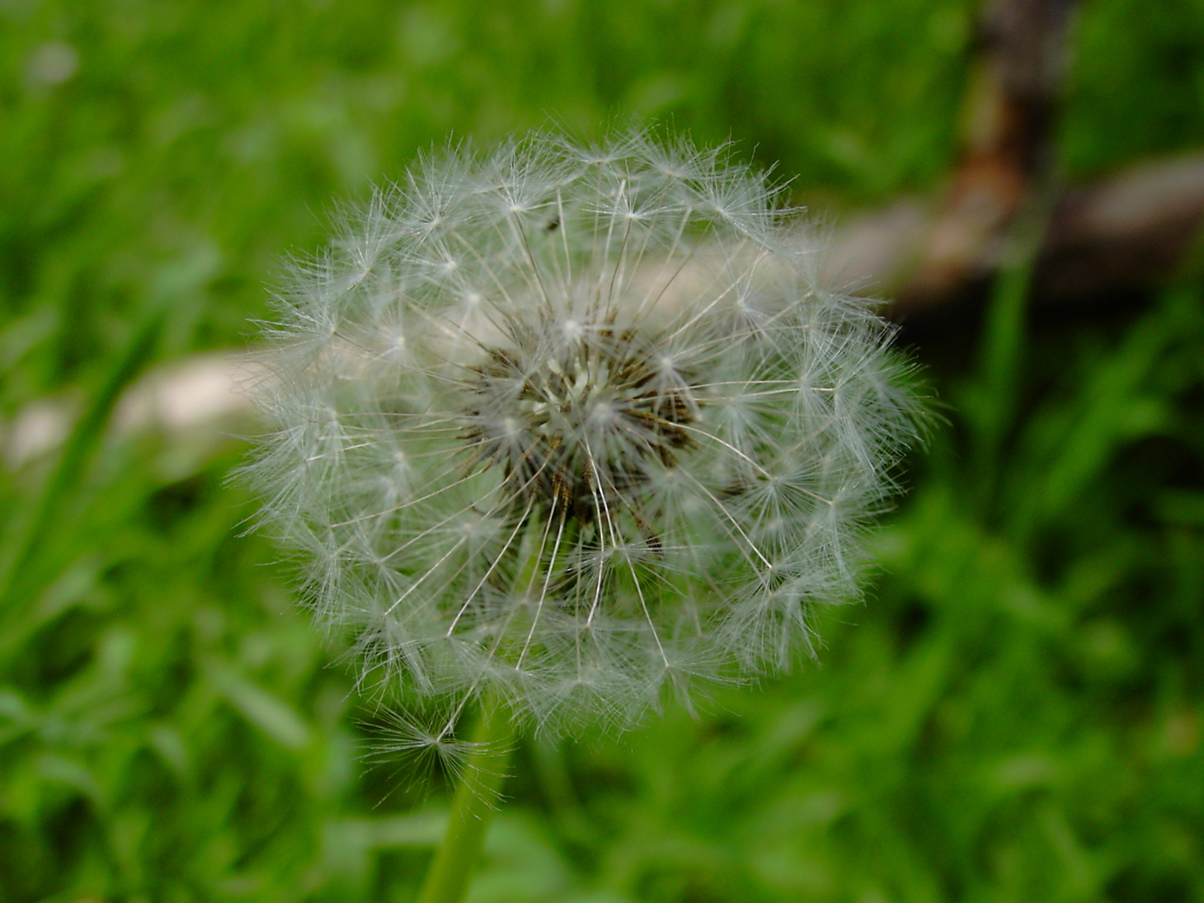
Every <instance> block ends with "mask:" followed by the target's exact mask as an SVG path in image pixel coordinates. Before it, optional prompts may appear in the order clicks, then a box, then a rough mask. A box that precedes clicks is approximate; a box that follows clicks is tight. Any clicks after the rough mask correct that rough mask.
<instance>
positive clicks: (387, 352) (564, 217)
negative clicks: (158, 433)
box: [246, 131, 922, 745]
mask: <svg viewBox="0 0 1204 903" xmlns="http://www.w3.org/2000/svg"><path fill="white" fill-rule="evenodd" d="M775 197H776V195H775V191H774V189H773V188H772V186H771V185H770V184H769V183H768V182H767V180H766V178H765V177H764V176H762V175H760V174H758V173H756V172H754V171H752V170H750V169H749V168H747V167H744V166H740V165H734V164H729V163H727V162H726V153H725V152H724V151H711V152H708V151H702V150H699V149H697V148H695V147H694V146H693V145H692V144H690V143H689V142H688V141H686V140H684V139H679V140H677V141H675V142H673V143H672V144H667V145H665V144H660V143H657V142H655V141H653V140H651V139H650V138H648V136H647V135H646V134H645V133H643V132H638V131H637V132H630V133H625V134H622V135H620V136H618V137H616V138H613V139H611V140H610V141H609V142H607V143H605V144H603V145H600V146H597V147H582V146H579V145H577V144H575V143H573V142H572V141H569V140H567V139H565V138H563V137H560V136H557V135H547V134H534V135H531V136H529V137H526V138H524V139H521V140H515V141H512V142H510V143H508V144H506V145H505V146H504V147H503V148H501V149H500V150H499V151H497V152H496V153H494V154H492V155H488V156H478V155H476V154H474V153H472V152H471V151H469V150H466V149H463V148H461V149H456V150H452V151H449V152H448V153H447V154H446V155H444V156H442V157H431V158H428V159H425V160H423V161H422V162H421V163H420V164H419V165H418V166H416V167H415V168H414V170H413V171H412V172H410V173H409V174H408V175H407V176H406V178H405V179H404V180H403V181H402V182H401V183H400V184H398V185H396V186H394V187H393V188H391V189H389V190H387V191H383V192H380V193H379V194H378V196H377V197H376V198H375V200H374V201H373V202H372V204H371V206H370V207H369V209H368V211H367V212H366V213H365V214H364V215H363V216H361V217H359V218H358V220H357V221H356V222H355V224H354V225H353V226H349V227H348V229H347V230H346V231H345V232H344V234H343V235H342V236H341V237H340V239H339V240H338V241H337V242H336V243H335V244H334V246H333V247H332V249H331V251H330V253H329V254H328V255H326V256H325V257H323V258H322V259H320V260H318V261H316V262H314V263H312V264H309V265H307V266H305V267H299V268H298V270H297V276H296V280H295V283H294V284H293V286H292V287H291V288H290V289H289V290H288V291H287V292H285V293H284V294H283V295H282V296H281V298H280V303H279V312H280V313H279V322H278V323H275V324H272V325H270V326H267V327H265V333H266V335H267V337H268V339H269V341H270V343H271V351H270V352H269V353H268V354H267V356H266V358H267V363H268V364H269V367H270V371H271V374H272V375H271V377H270V378H268V379H267V380H265V381H264V382H263V384H262V385H261V386H260V387H259V389H258V391H257V395H258V398H259V400H260V402H261V403H262V406H263V408H264V409H265V410H266V412H267V414H268V415H269V416H270V417H271V418H272V420H273V422H274V424H275V432H273V433H272V434H271V435H269V436H268V437H267V438H266V439H265V440H264V442H263V443H262V445H261V446H260V448H259V451H258V454H257V456H256V457H255V459H254V460H253V461H252V462H251V463H250V464H249V465H248V466H247V467H246V473H247V474H248V476H249V477H250V479H251V480H252V482H253V484H254V485H255V486H256V487H257V488H258V489H259V491H260V492H261V493H262V495H263V497H264V509H263V520H264V522H265V523H266V524H267V525H268V526H269V527H270V528H271V529H272V530H273V531H275V532H276V533H278V534H279V536H280V538H281V540H282V542H283V543H285V544H286V545H288V546H290V547H292V548H294V549H296V550H297V551H298V552H299V553H300V557H301V561H302V567H303V569H304V582H305V590H306V596H307V598H308V600H309V603H310V604H311V605H312V607H313V609H314V612H315V614H316V616H317V618H318V620H319V621H320V623H322V624H323V625H325V626H326V627H327V628H329V629H330V630H331V631H334V632H336V633H338V634H343V635H345V634H350V635H351V636H352V637H353V639H354V644H353V645H354V649H355V651H356V653H357V654H358V660H359V661H360V662H361V664H362V668H363V669H364V672H363V673H364V679H365V681H367V680H369V679H370V678H372V679H375V678H376V677H378V676H383V677H384V678H385V679H386V682H390V681H397V682H400V684H401V685H402V686H403V687H404V688H406V689H407V690H408V691H411V692H414V691H416V692H418V693H420V694H424V695H429V696H431V697H433V698H443V699H453V700H459V702H457V705H460V704H462V702H463V701H465V700H468V699H471V698H473V697H474V696H476V695H477V694H479V693H483V692H489V693H491V694H496V695H497V696H498V697H500V698H501V699H503V700H505V702H506V703H507V704H508V705H509V706H510V707H511V709H512V711H513V712H514V714H515V716H516V717H529V718H531V719H533V720H534V721H535V723H536V724H537V725H538V726H540V727H542V728H544V729H548V730H553V731H559V730H567V729H569V728H570V727H572V726H574V725H576V724H577V723H579V722H581V721H583V720H594V719H599V720H602V721H605V722H607V723H609V724H613V725H616V726H620V727H622V726H627V725H630V724H631V723H632V722H633V721H634V720H635V719H637V718H638V717H639V716H640V715H641V714H642V713H643V712H645V711H646V710H647V709H649V708H650V707H655V706H657V705H658V704H659V703H660V701H661V700H662V698H663V696H664V695H665V694H666V692H671V693H676V694H679V695H687V694H688V693H689V692H690V690H691V688H694V687H696V686H697V685H698V683H699V682H700V681H702V682H705V681H707V680H715V679H740V678H746V677H753V676H756V675H759V674H762V673H766V672H773V671H777V670H781V669H784V668H786V667H788V666H789V665H790V664H791V662H792V661H793V660H794V659H795V657H796V656H797V655H798V653H799V652H800V651H803V652H807V653H812V654H813V649H814V646H815V643H816V637H815V636H814V634H813V630H812V627H811V623H810V613H811V612H812V610H813V609H814V607H815V606H817V605H820V604H828V603H833V602H843V601H847V600H849V599H852V598H855V597H856V596H857V593H858V586H857V576H858V570H859V563H860V560H861V549H860V546H861V543H860V540H861V536H862V533H863V531H864V529H865V527H866V525H867V521H868V519H869V518H870V517H871V516H872V515H873V514H874V513H875V512H877V511H878V510H879V509H880V508H881V507H882V506H883V503H884V501H885V499H886V498H887V497H888V496H889V494H890V493H891V492H892V491H893V489H894V482H893V480H892V477H891V470H892V468H893V466H894V465H895V463H896V461H897V459H898V458H899V456H900V454H901V453H902V452H903V451H904V450H905V449H906V448H907V446H908V445H910V444H911V443H913V442H914V441H915V440H916V439H917V437H918V434H919V428H920V424H921V421H922V405H921V403H920V401H919V399H918V398H917V396H916V394H915V393H914V391H913V390H912V389H911V388H909V385H908V381H907V376H908V368H907V366H906V364H905V363H902V362H901V361H900V360H899V359H898V358H897V357H896V356H895V355H894V353H893V352H892V351H891V350H890V347H889V346H890V340H891V337H892V329H891V327H890V326H889V325H888V324H887V323H886V322H884V321H883V320H882V319H881V318H879V317H878V316H877V315H876V314H875V313H874V312H873V310H872V308H871V307H870V306H869V305H868V303H867V302H866V301H864V300H862V299H858V298H855V297H851V296H848V295H845V294H841V293H837V292H833V291H831V290H829V289H825V288H823V287H822V286H821V285H819V284H818V282H817V277H816V273H817V271H818V270H820V268H821V267H820V264H821V262H822V260H821V254H822V251H821V250H820V247H819V245H818V243H817V242H814V241H813V240H811V239H809V238H808V235H807V233H806V232H804V231H802V230H801V229H800V226H799V223H798V222H797V219H798V218H797V215H796V213H795V212H794V211H790V210H783V209H778V208H776V207H775V206H774V203H775ZM441 736H442V735H440V737H441ZM439 742H442V740H441V739H440V741H439ZM436 745H438V744H436Z"/></svg>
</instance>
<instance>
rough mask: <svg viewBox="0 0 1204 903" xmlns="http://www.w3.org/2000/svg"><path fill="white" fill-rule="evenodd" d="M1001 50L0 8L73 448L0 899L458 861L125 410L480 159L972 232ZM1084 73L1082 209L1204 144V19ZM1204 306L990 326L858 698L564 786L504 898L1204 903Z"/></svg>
mask: <svg viewBox="0 0 1204 903" xmlns="http://www.w3.org/2000/svg"><path fill="white" fill-rule="evenodd" d="M976 7H977V4H973V3H969V2H965V0H889V2H888V0H875V2H869V0H855V2H847V3H826V2H816V3H789V2H761V3H758V2H753V0H740V2H735V0H733V2H720V0H714V2H698V3H681V2H668V0H648V2H642V3H634V2H625V0H616V2H614V3H611V4H605V5H604V4H589V3H585V2H573V0H518V2H514V3H512V4H505V5H501V4H499V5H496V6H478V5H477V4H474V3H472V2H469V0H440V2H438V3H435V2H430V3H403V4H399V3H385V2H380V0H362V2H359V3H356V4H350V3H336V2H333V0H301V2H295V3H290V4H284V3H271V2H230V0H226V2H220V0H219V2H210V3H199V2H182V0H161V2H149V0H104V2H101V0H72V2H53V0H43V2H33V0H4V2H3V3H0V305H2V306H0V311H2V313H0V316H2V319H0V387H2V388H0V418H3V419H9V418H11V417H13V416H14V415H15V414H16V413H17V412H18V411H21V410H23V409H25V408H26V406H27V405H29V404H31V403H34V402H37V401H41V400H43V399H45V398H47V397H65V398H69V399H73V400H74V401H75V402H76V403H77V404H78V405H79V410H80V411H81V414H80V419H79V420H78V422H77V425H76V427H75V429H74V431H73V432H72V434H71V436H70V437H69V438H68V440H67V441H66V443H65V444H64V445H63V446H62V448H61V449H60V450H59V451H58V452H57V453H56V454H55V455H52V456H50V457H49V458H47V459H44V460H40V461H37V462H34V463H32V464H28V465H24V466H22V467H21V468H20V469H13V468H11V467H8V466H5V467H2V468H0V531H2V532H0V595H2V597H3V599H2V602H0V605H2V607H0V901H27V900H29V901H33V900H48V901H62V903H67V901H79V903H82V901H94V900H96V901H99V900H111V901H119V900H120V901H160V900H162V901H194V900H195V901H203V900H223V901H224V900H255V901H260V900H306V901H308V900H313V901H359V900H406V899H410V898H411V897H412V895H413V893H414V889H415V888H416V886H417V882H418V881H419V880H420V877H421V874H422V871H423V868H424V865H425V862H426V860H427V858H428V857H429V854H430V850H431V846H432V844H433V843H434V842H435V841H436V840H437V838H438V836H439V834H440V832H441V827H440V818H441V813H442V812H443V811H445V810H444V806H445V801H446V789H445V787H443V785H442V784H440V783H439V782H438V781H435V782H434V783H433V784H422V783H415V782H414V781H413V780H411V779H412V778H413V775H412V774H411V773H410V772H409V771H408V770H407V765H406V764H405V763H404V762H403V763H395V764H378V765H373V764H371V763H367V762H365V761H364V760H363V753H364V745H365V744H366V743H368V744H370V743H371V742H373V739H374V738H375V739H376V740H379V739H380V736H381V734H380V729H381V727H382V726H381V725H379V724H372V723H368V724H365V723H364V722H365V721H368V722H371V721H372V718H371V717H370V716H369V715H367V714H366V713H365V711H364V709H363V708H362V707H361V701H360V700H357V698H356V697H355V696H354V694H353V693H352V689H351V688H352V680H351V674H350V672H349V670H348V669H347V668H346V667H345V666H343V665H341V664H339V663H338V662H337V660H336V659H337V650H331V649H326V648H324V647H323V645H322V644H321V642H320V641H319V639H318V637H317V635H316V634H315V633H314V632H313V631H312V630H311V629H310V627H309V624H308V623H307V620H306V617H305V616H304V614H303V613H301V612H298V611H296V610H294V608H293V606H292V602H291V600H290V590H289V586H290V577H289V574H288V573H287V571H286V570H285V569H284V568H282V567H280V566H278V565H275V564H274V562H275V561H276V554H275V552H274V551H273V550H272V549H271V548H270V547H269V546H268V544H267V543H266V542H264V541H263V540H262V539H260V538H258V537H254V536H252V537H242V536H239V535H238V534H239V532H240V522H241V521H242V520H243V519H244V518H245V517H246V516H247V515H248V514H249V512H250V510H251V507H250V505H251V501H250V500H249V499H248V498H247V497H246V496H245V493H243V492H242V491H241V490H240V489H238V488H232V487H229V486H227V485H226V484H225V477H226V474H227V473H228V472H229V470H230V469H231V467H232V466H234V465H235V464H236V463H237V461H238V460H239V458H240V456H241V455H242V454H243V452H244V449H243V447H241V446H240V445H239V444H238V443H235V442H227V441H217V442H215V441H214V440H213V437H201V438H199V439H198V438H196V437H190V438H187V439H185V438H182V437H175V438H170V439H169V438H166V437H163V436H154V435H143V436H140V437H134V438H125V439H121V438H118V437H117V436H116V435H115V434H114V433H113V432H112V431H111V430H110V429H108V426H107V424H108V423H109V415H110V414H111V411H112V407H113V403H114V400H115V398H116V397H117V396H118V395H119V393H120V391H121V389H122V388H123V387H124V386H125V385H127V384H128V383H129V382H130V381H131V380H132V379H134V378H135V377H136V376H138V375H139V374H140V373H142V372H144V371H145V370H146V369H147V368H149V367H151V366H152V365H154V364H157V363H161V362H165V361H171V360H175V359H179V358H183V357H186V356H188V355H190V354H192V353H195V352H198V351H202V350H206V349H214V348H227V347H230V346H237V345H241V344H243V343H245V342H246V341H247V336H248V334H249V331H250V330H249V328H248V327H247V325H246V323H247V320H248V318H251V317H256V316H261V315H263V314H264V313H265V311H266V304H265V300H266V296H267V291H266V288H265V286H267V285H270V284H271V283H272V282H273V281H274V280H275V278H276V274H278V273H279V269H280V267H279V261H280V260H281V258H282V256H283V255H285V254H288V253H300V254H304V253H306V252H309V251H313V250H315V249H317V248H320V247H321V245H322V243H323V242H324V241H325V239H326V236H327V233H328V227H329V223H328V218H327V217H326V212H327V211H329V210H330V209H331V207H332V203H334V202H351V203H354V202H355V201H356V199H359V198H363V197H365V196H366V195H367V193H368V190H369V184H370V182H371V181H372V180H382V179H387V178H390V177H394V178H395V177H398V176H400V175H401V174H402V173H403V172H404V169H405V167H406V166H407V164H408V163H409V162H410V161H412V160H413V158H414V155H415V154H416V152H418V151H419V150H420V149H423V148H427V147H430V146H431V145H432V144H435V145H438V144H441V143H442V142H443V141H444V140H445V138H446V136H447V135H448V134H449V133H452V134H456V135H462V136H467V135H472V136H474V138H476V139H478V140H480V141H481V142H482V143H488V142H489V141H490V140H491V139H494V138H497V137H499V136H502V135H504V134H506V133H508V132H511V131H513V130H516V129H523V128H527V127H530V126H537V125H543V124H545V123H546V122H547V121H548V120H549V118H551V119H553V120H554V121H557V122H561V123H564V124H565V125H566V126H568V127H570V128H572V129H574V130H576V131H577V132H578V133H580V134H583V135H586V136H588V135H591V134H596V133H597V132H598V131H599V130H600V129H602V128H603V127H604V125H605V123H606V122H608V121H619V122H625V121H626V120H627V118H628V117H629V116H630V115H632V114H635V115H640V116H643V117H658V118H659V119H661V120H663V121H668V122H670V123H672V126H673V127H674V128H676V129H679V130H689V131H690V132H691V133H692V134H693V135H694V137H695V138H696V139H697V140H698V141H700V142H703V143H709V142H712V141H717V140H724V139H726V138H728V137H732V138H735V139H737V140H738V142H739V144H738V154H740V155H742V156H744V157H746V158H750V159H753V160H756V161H759V162H760V163H762V164H769V163H772V162H774V161H779V163H780V168H779V172H780V173H782V174H783V175H796V174H797V178H796V179H795V181H794V182H793V185H794V187H795V188H796V189H797V190H798V192H799V196H800V198H801V199H804V200H819V201H821V202H822V203H823V204H824V205H825V207H830V208H831V210H832V211H833V213H832V215H833V216H839V214H840V213H841V212H844V211H850V210H856V209H858V208H861V207H867V206H873V205H874V204H878V203H884V202H887V201H889V200H891V199H893V198H894V197H897V196H898V195H899V194H900V193H905V192H912V191H915V192H931V191H935V190H938V188H939V186H940V184H941V180H942V177H943V175H944V174H946V173H947V172H948V170H949V166H950V162H951V159H952V156H953V154H954V153H955V150H956V146H957V144H956V142H957V134H958V121H957V120H958V115H959V101H960V99H961V97H962V93H963V90H964V88H965V79H966V71H967V66H966V64H967V60H968V59H969V56H970V43H971V42H970V39H971V28H972V23H973V21H974V17H975V15H976ZM1075 48H1076V52H1075V56H1074V60H1073V68H1072V72H1071V77H1070V83H1069V91H1068V103H1067V110H1066V117H1065V122H1064V128H1063V134H1062V136H1061V146H1060V148H1059V152H1060V155H1061V158H1062V160H1063V163H1064V167H1065V169H1066V171H1067V173H1068V176H1069V177H1070V178H1072V179H1073V178H1082V177H1088V176H1091V175H1094V174H1098V173H1100V172H1104V171H1108V170H1110V169H1113V168H1116V167H1119V166H1122V165H1124V164H1126V163H1128V162H1131V161H1134V160H1137V159H1140V158H1143V157H1145V156H1148V155H1152V154H1159V153H1167V152H1173V151H1176V150H1179V149H1184V148H1191V147H1199V146H1200V145H1201V144H1204V115H1202V113H1204V4H1201V3H1200V2H1199V0H1161V2H1160V3H1159V4H1158V11H1157V15H1152V14H1150V7H1149V6H1148V5H1147V4H1144V3H1142V2H1139V0H1096V2H1093V3H1090V4H1086V5H1085V9H1084V10H1083V14H1082V16H1081V19H1080V21H1079V23H1078V27H1077V29H1076V32H1075ZM1202 291H1204V279H1202V278H1201V269H1200V267H1199V266H1198V265H1197V266H1189V267H1187V268H1186V269H1185V271H1184V272H1183V273H1181V274H1174V275H1171V274H1168V282H1167V286H1166V287H1165V288H1164V289H1162V290H1160V291H1158V292H1156V293H1153V294H1152V295H1150V296H1148V297H1141V298H1129V299H1123V304H1121V305H1116V306H1110V307H1106V308H1105V307H1096V306H1089V307H1084V308H1082V309H1077V310H1073V311H1062V312H1057V313H1049V312H1034V313H1033V315H1032V316H1030V317H1028V318H1027V326H1026V333H1025V336H1024V340H1023V342H1022V343H1021V345H1020V347H1019V348H1018V349H1017V350H1016V353H1014V354H1011V355H1005V356H1004V357H1003V358H1002V359H1001V362H1000V363H999V366H998V367H997V368H996V369H995V370H993V371H991V372H990V373H985V374H984V368H983V364H982V362H981V361H980V357H979V356H978V355H977V354H976V353H969V354H967V353H965V351H964V349H967V348H969V349H974V348H978V347H983V346H985V345H988V344H989V343H990V342H991V341H992V336H991V335H989V334H983V332H982V331H981V329H980V328H978V327H973V326H969V325H966V324H969V323H971V322H975V320H974V318H972V317H971V318H958V320H957V322H956V324H955V326H954V327H948V328H946V329H942V330H934V331H928V332H924V331H921V332H919V333H916V334H915V335H914V336H913V340H914V341H916V342H917V343H918V345H917V348H916V354H917V356H918V357H919V358H920V359H921V360H922V361H923V362H924V363H925V364H926V365H927V367H928V369H929V372H930V374H931V379H932V381H933V382H934V384H935V385H936V387H937V390H938V392H939V394H940V395H941V397H942V398H943V399H944V401H945V402H946V403H947V404H948V405H949V410H948V417H949V421H950V422H949V424H948V426H947V427H946V428H945V429H943V430H941V431H939V432H938V434H937V435H936V436H935V438H934V440H933V442H932V446H931V448H930V449H929V452H928V454H927V455H926V456H924V457H921V458H918V459H917V460H916V461H915V462H914V465H913V467H912V469H911V476H910V477H909V482H910V483H911V484H912V491H911V493H910V495H909V496H908V497H907V498H906V499H905V500H904V501H903V503H902V504H901V506H900V509H899V510H898V511H897V512H896V513H895V514H894V515H892V517H891V518H890V519H889V520H888V522H887V523H886V525H885V527H884V529H883V530H882V532H881V533H880V534H879V536H878V538H877V540H876V541H875V546H876V549H877V551H878V553H879V556H880V558H881V560H882V562H883V574H882V576H881V577H880V578H879V579H878V580H877V581H876V584H875V587H874V589H873V593H872V597H871V602H870V604H868V605H866V606H864V607H860V606H859V607H853V608H843V609H839V610H836V611H835V612H833V613H832V614H831V615H829V616H828V617H827V618H826V619H825V622H824V623H823V624H822V625H821V632H822V634H823V636H824V639H825V642H826V646H827V648H826V650H825V652H824V654H823V657H822V665H821V667H814V666H807V667H805V668H802V669H801V670H800V672H799V673H798V674H797V675H795V676H793V677H791V678H788V679H784V680H780V681H771V682H767V683H766V684H765V686H763V687H762V688H760V690H759V691H754V692H742V693H730V694H727V693H725V694H720V695H719V696H718V697H717V698H716V700H715V704H714V705H713V706H712V707H711V709H710V710H709V711H708V712H706V713H704V714H703V716H702V717H700V718H698V719H693V718H691V717H689V716H688V715H686V714H685V713H682V712H679V711H669V712H668V713H666V715H665V717H664V718H661V719H654V720H652V721H651V722H650V723H649V725H648V726H647V727H646V728H645V729H642V730H639V731H635V732H632V733H629V734H626V735H624V736H622V737H619V738H614V737H583V738H580V740H579V741H578V742H568V743H561V744H557V745H549V744H541V743H535V742H528V743H525V744H524V745H523V747H522V748H521V749H520V750H519V751H518V759H517V767H516V771H517V776H516V778H515V779H514V781H513V782H512V784H511V785H510V789H511V794H512V799H511V801H510V804H509V805H508V806H507V807H506V809H505V810H504V811H503V812H502V813H501V814H500V816H499V818H498V820H497V821H496V822H495V824H494V827H493V831H492V834H491V837H490V848H489V856H488V859H487V861H486V862H485V864H484V866H483V870H482V873H481V875H480V878H479V880H478V881H477V883H476V885H475V887H474V889H473V892H472V897H471V899H472V900H474V901H477V903H485V901H541V900H547V901H582V903H584V901H590V903H620V901H633V903H634V901H653V903H655V901H691V903H720V901H733V903H735V901H752V903H759V901H787V900H790V901H793V900H800V899H806V900H824V901H858V903H878V901H937V900H959V901H962V900H966V901H979V900H981V901H1012V900H1025V901H1027V900H1040V901H1080V900H1082V901H1089V900H1115V901H1155V903H1161V901H1166V903H1178V901H1190V900H1204V751H1202V745H1201V740H1202V737H1201V732H1202V730H1204V723H1202V719H1204V711H1202V703H1204V482H1202V479H1201V474H1202V473H1204V418H1202V417H1201V408H1202V407H1204V404H1202V402H1204V338H1202V337H1204V304H1202V303H1201V300H1202V298H1201V295H1202ZM988 322H989V320H988ZM957 330H960V331H957ZM950 331H957V334H956V335H954V336H953V337H952V338H951V339H948V338H946V339H942V340H937V339H936V338H935V336H936V335H938V334H940V333H948V332H950ZM929 339H931V341H929ZM1001 386H1002V387H1006V389H1007V392H1008V393H1009V394H1008V395H1007V396H1006V397H1007V398H1009V399H1010V400H1009V401H1008V402H1007V403H1000V401H999V398H1000V396H999V394H998V392H997V391H996V390H997V389H998V388H999V387H1001Z"/></svg>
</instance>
